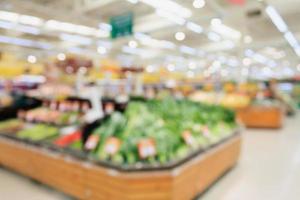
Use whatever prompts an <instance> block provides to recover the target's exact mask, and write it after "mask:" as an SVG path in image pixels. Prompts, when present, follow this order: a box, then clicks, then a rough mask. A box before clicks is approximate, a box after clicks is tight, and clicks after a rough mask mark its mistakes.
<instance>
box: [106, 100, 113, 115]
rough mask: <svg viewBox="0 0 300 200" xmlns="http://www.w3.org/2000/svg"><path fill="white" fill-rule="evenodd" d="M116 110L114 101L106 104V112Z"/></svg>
mask: <svg viewBox="0 0 300 200" xmlns="http://www.w3.org/2000/svg"><path fill="white" fill-rule="evenodd" d="M114 110H115V105H114V104H113V103H107V104H106V105H105V112H106V113H108V114H111V113H112V112H114Z"/></svg>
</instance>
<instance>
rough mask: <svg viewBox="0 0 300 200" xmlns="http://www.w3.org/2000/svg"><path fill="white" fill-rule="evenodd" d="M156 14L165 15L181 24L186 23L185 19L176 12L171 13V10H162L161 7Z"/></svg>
mask: <svg viewBox="0 0 300 200" xmlns="http://www.w3.org/2000/svg"><path fill="white" fill-rule="evenodd" d="M156 14H157V15H159V16H161V17H164V18H166V19H168V20H170V21H172V22H174V23H176V24H179V25H184V23H185V19H184V18H182V17H180V16H178V15H176V14H174V13H171V12H167V11H165V10H161V9H157V10H156Z"/></svg>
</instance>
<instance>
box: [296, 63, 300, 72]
mask: <svg viewBox="0 0 300 200" xmlns="http://www.w3.org/2000/svg"><path fill="white" fill-rule="evenodd" d="M297 70H298V71H299V72H300V64H299V65H298V66H297Z"/></svg>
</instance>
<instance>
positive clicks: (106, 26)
mask: <svg viewBox="0 0 300 200" xmlns="http://www.w3.org/2000/svg"><path fill="white" fill-rule="evenodd" d="M99 28H100V29H102V30H104V31H111V29H112V27H111V25H110V24H107V23H100V24H99Z"/></svg>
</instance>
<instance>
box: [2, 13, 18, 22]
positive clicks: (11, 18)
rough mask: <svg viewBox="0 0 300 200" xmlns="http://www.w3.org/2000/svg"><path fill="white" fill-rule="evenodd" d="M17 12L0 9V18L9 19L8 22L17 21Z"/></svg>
mask: <svg viewBox="0 0 300 200" xmlns="http://www.w3.org/2000/svg"><path fill="white" fill-rule="evenodd" d="M19 16H20V15H19V14H17V13H13V12H7V11H0V19H2V20H6V21H10V22H17V21H18V19H19Z"/></svg>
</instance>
